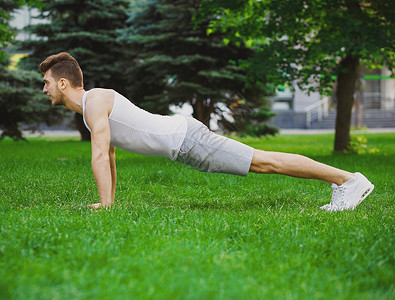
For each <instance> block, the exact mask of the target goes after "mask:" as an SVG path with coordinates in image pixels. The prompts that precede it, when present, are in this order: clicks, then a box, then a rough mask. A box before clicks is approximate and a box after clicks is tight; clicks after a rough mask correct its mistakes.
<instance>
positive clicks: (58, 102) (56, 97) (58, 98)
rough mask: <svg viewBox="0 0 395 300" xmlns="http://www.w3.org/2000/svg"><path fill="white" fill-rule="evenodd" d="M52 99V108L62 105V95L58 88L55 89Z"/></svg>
mask: <svg viewBox="0 0 395 300" xmlns="http://www.w3.org/2000/svg"><path fill="white" fill-rule="evenodd" d="M52 98H53V99H54V101H52V105H53V106H60V105H64V95H63V94H62V92H61V91H60V89H59V88H58V87H56V94H55V95H54V96H53V97H52Z"/></svg>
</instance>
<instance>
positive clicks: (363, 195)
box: [349, 184, 374, 210]
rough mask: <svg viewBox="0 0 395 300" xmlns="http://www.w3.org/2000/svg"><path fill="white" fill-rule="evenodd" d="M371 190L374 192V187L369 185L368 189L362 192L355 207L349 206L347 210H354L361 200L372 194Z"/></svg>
mask: <svg viewBox="0 0 395 300" xmlns="http://www.w3.org/2000/svg"><path fill="white" fill-rule="evenodd" d="M373 190H374V185H373V184H370V185H369V187H368V188H367V189H366V190H364V192H363V193H362V194H361V196H360V197H359V201H358V202H357V203H356V204H355V205H353V206H351V207H350V208H349V209H350V210H354V209H355V208H356V207H357V206H358V205H359V204H361V202H362V201H363V200H365V199H366V197H367V196H369V195H370V194H371V193H372V192H373Z"/></svg>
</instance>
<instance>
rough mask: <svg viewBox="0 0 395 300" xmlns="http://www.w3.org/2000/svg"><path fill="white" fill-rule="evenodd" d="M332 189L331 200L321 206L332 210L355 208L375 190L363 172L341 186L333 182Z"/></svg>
mask: <svg viewBox="0 0 395 300" xmlns="http://www.w3.org/2000/svg"><path fill="white" fill-rule="evenodd" d="M332 189H333V192H332V199H331V202H330V203H329V204H325V205H324V206H321V207H320V208H321V209H324V210H327V211H331V212H332V211H342V210H346V209H349V210H353V209H355V208H356V207H357V206H358V204H360V203H361V202H362V201H363V200H364V199H365V198H366V197H367V196H369V194H370V193H371V192H372V191H373V189H374V185H373V184H372V183H371V182H370V181H369V180H368V179H367V178H366V177H365V176H363V175H362V174H361V173H355V176H354V177H353V178H351V179H350V180H349V181H347V182H345V183H343V184H342V185H340V186H338V185H337V184H335V183H334V184H332Z"/></svg>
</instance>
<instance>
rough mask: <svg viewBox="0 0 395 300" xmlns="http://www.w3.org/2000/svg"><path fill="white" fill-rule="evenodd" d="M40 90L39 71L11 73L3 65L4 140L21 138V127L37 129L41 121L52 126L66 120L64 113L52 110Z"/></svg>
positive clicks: (0, 115) (0, 123)
mask: <svg viewBox="0 0 395 300" xmlns="http://www.w3.org/2000/svg"><path fill="white" fill-rule="evenodd" d="M41 89H42V77H41V76H40V74H39V73H38V72H34V71H24V70H10V69H7V68H6V67H5V65H4V64H0V129H1V130H2V134H1V138H3V137H5V136H9V137H11V138H14V139H22V138H23V137H22V132H21V130H20V126H21V125H25V126H28V127H27V128H28V129H31V130H35V129H37V128H38V125H39V124H40V123H42V122H45V123H46V124H47V125H53V124H56V123H58V122H59V121H60V120H62V119H63V117H64V114H65V112H64V111H63V110H59V109H55V108H53V107H52V105H51V102H50V101H48V97H46V96H45V95H44V94H43V93H42V91H41Z"/></svg>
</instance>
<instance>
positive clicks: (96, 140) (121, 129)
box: [40, 52, 374, 211]
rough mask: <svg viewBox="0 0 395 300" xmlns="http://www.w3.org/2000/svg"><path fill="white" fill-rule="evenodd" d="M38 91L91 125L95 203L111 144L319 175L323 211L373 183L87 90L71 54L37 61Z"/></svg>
mask: <svg viewBox="0 0 395 300" xmlns="http://www.w3.org/2000/svg"><path fill="white" fill-rule="evenodd" d="M40 71H41V73H42V74H44V78H43V81H44V88H43V92H44V93H45V94H47V95H48V96H49V99H50V100H51V102H52V105H54V106H57V105H64V106H65V107H66V108H67V109H69V110H72V111H74V112H76V113H79V114H81V115H82V116H83V119H84V122H85V125H86V127H87V128H88V129H89V131H90V132H91V143H92V171H93V175H94V177H95V180H96V184H97V189H98V192H99V198H100V203H95V204H91V205H90V206H91V207H93V208H99V207H108V206H111V205H113V204H114V198H115V186H116V181H117V172H116V165H115V147H119V148H121V149H124V150H127V151H130V152H134V153H138V154H144V155H151V156H162V157H168V158H170V159H172V160H176V161H179V162H182V163H185V164H188V165H191V166H192V167H194V168H195V169H198V170H200V171H204V172H219V173H227V174H235V175H241V176H246V175H247V174H248V172H254V173H263V174H283V175H287V176H293V177H298V178H306V179H317V180H321V181H325V182H328V183H329V184H331V185H332V189H333V192H332V199H331V202H330V203H329V204H326V205H324V206H322V207H321V209H325V210H327V211H342V210H348V209H351V210H352V209H354V208H355V207H356V206H357V205H358V204H360V203H361V202H362V201H363V200H364V199H365V198H366V197H367V196H368V195H369V194H370V193H371V192H372V191H373V189H374V186H373V184H372V183H370V182H369V180H368V179H366V177H365V176H363V175H362V174H360V173H355V174H352V173H349V172H347V171H343V170H340V169H337V168H334V167H331V166H328V165H325V164H322V163H319V162H316V161H314V160H312V159H310V158H307V157H305V156H302V155H297V154H289V153H280V152H269V151H262V150H258V149H253V148H251V147H249V146H247V145H244V144H242V143H239V142H237V141H235V140H232V139H229V138H226V137H223V136H220V135H217V134H215V133H213V132H211V131H210V130H209V129H208V128H207V127H206V126H204V125H203V124H202V123H201V122H199V121H197V120H195V119H193V118H191V117H183V116H179V115H176V116H160V115H154V114H151V113H149V112H147V111H144V110H142V109H140V108H138V107H137V106H135V105H134V104H132V103H131V102H130V101H129V100H128V99H126V98H125V97H123V96H122V95H120V94H118V93H117V92H116V91H114V90H111V89H101V88H95V89H92V90H90V91H85V90H84V86H83V74H82V70H81V68H80V66H79V64H78V62H77V61H76V60H75V59H74V58H73V57H72V56H71V55H69V54H68V53H65V52H62V53H59V54H55V55H51V56H49V57H47V58H46V59H45V60H44V61H43V62H42V63H41V64H40Z"/></svg>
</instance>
